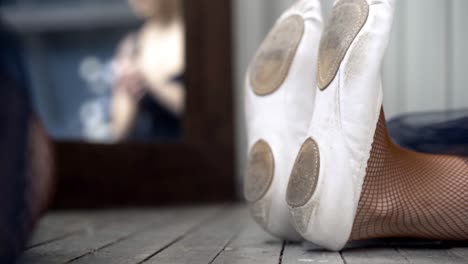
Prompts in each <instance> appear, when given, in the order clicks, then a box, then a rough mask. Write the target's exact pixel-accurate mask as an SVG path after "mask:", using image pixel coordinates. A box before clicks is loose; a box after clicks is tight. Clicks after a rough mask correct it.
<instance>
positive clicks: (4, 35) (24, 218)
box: [0, 25, 31, 264]
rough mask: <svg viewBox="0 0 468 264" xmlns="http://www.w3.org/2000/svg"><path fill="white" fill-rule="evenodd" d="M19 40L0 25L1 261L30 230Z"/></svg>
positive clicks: (26, 109) (26, 110)
mask: <svg viewBox="0 0 468 264" xmlns="http://www.w3.org/2000/svg"><path fill="white" fill-rule="evenodd" d="M18 43H19V42H18V41H17V40H16V38H15V36H14V35H13V34H11V33H8V32H6V31H5V30H2V28H1V25H0V263H2V264H3V263H13V262H14V261H15V258H16V256H17V254H19V252H20V251H21V250H22V248H23V245H24V241H25V239H26V237H27V233H28V231H29V227H30V223H29V222H28V219H30V217H29V210H28V208H27V202H26V195H25V193H26V191H25V190H26V188H27V184H28V183H27V180H26V167H27V166H26V155H27V151H26V149H27V137H28V123H29V117H30V112H31V108H30V102H29V98H28V91H27V90H26V85H25V84H26V82H25V78H24V74H23V69H22V67H21V57H20V52H19V48H18V45H19V44H18Z"/></svg>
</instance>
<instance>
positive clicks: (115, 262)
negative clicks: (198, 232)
mask: <svg viewBox="0 0 468 264" xmlns="http://www.w3.org/2000/svg"><path fill="white" fill-rule="evenodd" d="M219 210H220V208H219V207H210V208H194V209H192V210H189V211H186V212H181V213H180V214H176V215H174V217H173V219H172V220H171V221H168V222H164V223H161V224H156V225H154V226H151V227H150V228H148V229H147V230H145V231H142V232H141V233H138V234H136V235H135V236H132V237H130V238H128V239H125V240H123V241H120V242H117V243H115V244H113V245H111V246H109V247H106V248H104V249H101V250H99V251H97V252H94V253H92V254H89V255H86V256H84V257H83V258H80V259H78V260H76V261H74V262H73V263H77V264H78V263H80V264H86V263H89V264H101V263H102V264H107V263H112V264H132V263H135V264H136V263H141V262H143V261H144V260H146V259H148V258H150V257H151V256H152V255H153V254H156V253H157V252H159V251H162V250H163V249H165V248H166V247H168V246H170V245H171V244H172V243H174V242H175V241H177V240H179V239H180V238H182V237H183V236H184V235H186V233H188V232H191V231H193V230H194V229H196V228H198V227H199V226H200V225H201V224H202V222H203V221H206V220H207V219H209V218H211V217H213V215H214V214H215V213H217V212H218V211H219Z"/></svg>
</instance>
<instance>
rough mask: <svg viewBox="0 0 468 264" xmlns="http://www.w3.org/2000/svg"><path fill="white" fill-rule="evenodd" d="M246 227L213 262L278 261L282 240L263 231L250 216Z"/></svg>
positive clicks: (216, 263)
mask: <svg viewBox="0 0 468 264" xmlns="http://www.w3.org/2000/svg"><path fill="white" fill-rule="evenodd" d="M245 217H247V218H248V219H249V220H248V223H247V227H246V228H245V229H244V230H243V231H242V232H241V233H240V234H239V235H238V236H237V237H235V238H234V239H233V240H232V241H231V242H230V243H229V244H228V245H227V246H226V247H225V248H224V249H223V251H222V252H221V253H220V254H219V255H218V256H217V257H216V259H215V260H214V261H213V263H214V264H222V263H237V264H250V263H255V264H270V263H279V261H280V257H281V250H282V248H283V242H282V241H281V240H278V239H276V238H274V237H273V236H271V235H269V234H267V233H266V232H265V231H263V230H262V229H261V228H260V227H259V226H258V225H257V224H256V223H255V222H254V221H253V220H252V219H250V216H245Z"/></svg>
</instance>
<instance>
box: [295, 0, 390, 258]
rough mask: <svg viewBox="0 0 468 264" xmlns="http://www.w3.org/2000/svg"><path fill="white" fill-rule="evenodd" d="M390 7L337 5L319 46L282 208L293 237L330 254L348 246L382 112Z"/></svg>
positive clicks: (350, 1) (365, 1) (379, 1)
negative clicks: (311, 102) (310, 106)
mask: <svg viewBox="0 0 468 264" xmlns="http://www.w3.org/2000/svg"><path fill="white" fill-rule="evenodd" d="M394 1H395V0H338V1H337V2H336V3H335V6H334V8H333V11H332V15H331V17H330V20H329V21H328V23H327V25H326V27H325V29H324V33H323V37H322V40H321V44H320V52H319V61H318V77H317V80H318V85H317V86H318V91H317V94H316V100H315V109H314V114H313V117H312V121H311V124H310V128H309V131H308V133H307V139H306V140H305V142H303V145H302V147H301V150H300V152H299V155H298V157H297V159H296V163H295V165H294V167H293V170H292V174H291V178H290V182H289V186H288V190H287V202H288V204H289V206H290V211H291V215H292V219H293V222H294V225H295V227H296V229H297V231H298V232H299V233H300V234H301V235H302V236H303V237H304V238H305V239H307V240H308V241H311V242H313V243H315V244H317V245H319V246H323V247H325V248H327V249H331V250H339V249H341V248H342V247H343V246H344V245H345V244H346V243H347V242H348V241H349V239H350V237H351V232H352V228H353V224H354V219H355V217H356V211H357V208H358V204H359V199H360V197H361V188H362V185H363V182H364V178H365V176H366V168H367V162H368V160H369V157H370V155H371V148H372V142H373V139H374V134H375V130H376V126H377V122H378V120H379V115H380V111H381V108H382V94H383V92H382V87H381V81H380V70H381V64H382V59H383V56H384V53H385V50H386V48H387V45H388V42H389V37H390V30H391V25H392V19H393V9H394Z"/></svg>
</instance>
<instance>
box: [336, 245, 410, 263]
mask: <svg viewBox="0 0 468 264" xmlns="http://www.w3.org/2000/svg"><path fill="white" fill-rule="evenodd" d="M341 254H342V256H343V259H344V260H345V263H346V264H392V263H410V262H408V260H407V259H406V258H405V257H404V256H402V255H401V254H400V252H398V251H397V250H396V249H394V248H361V249H350V250H345V251H343V252H342V253H341Z"/></svg>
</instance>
